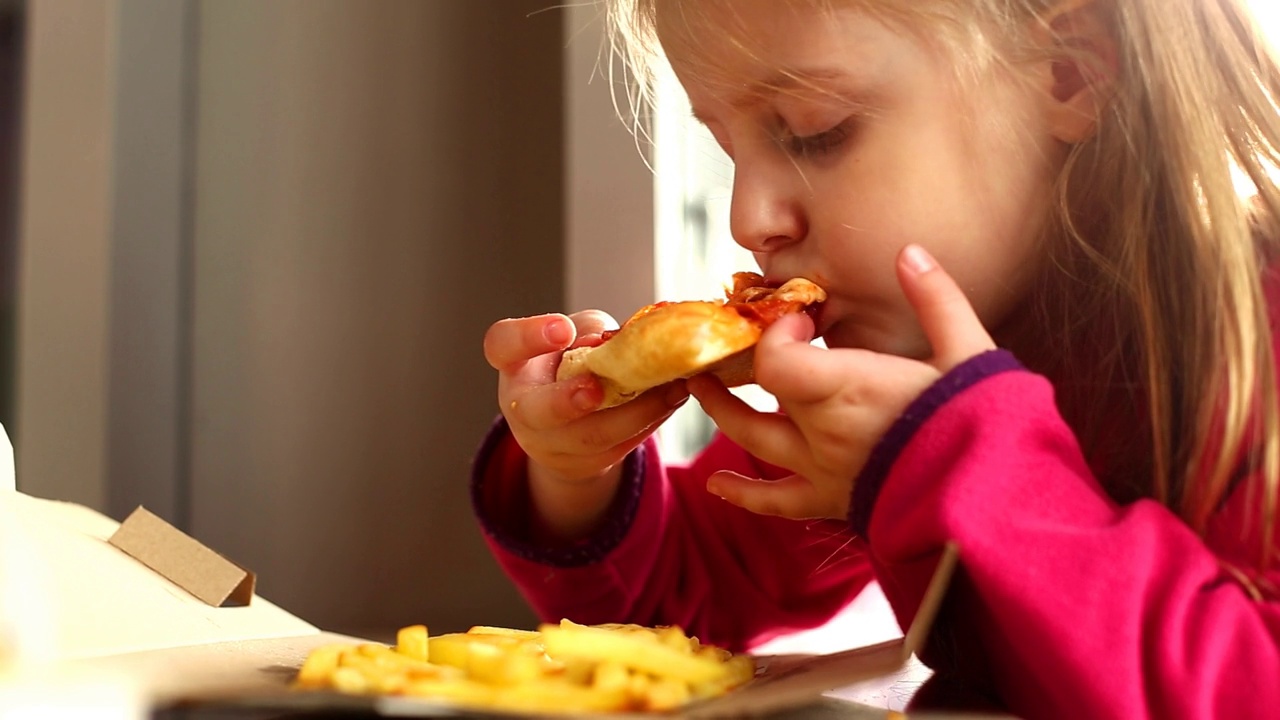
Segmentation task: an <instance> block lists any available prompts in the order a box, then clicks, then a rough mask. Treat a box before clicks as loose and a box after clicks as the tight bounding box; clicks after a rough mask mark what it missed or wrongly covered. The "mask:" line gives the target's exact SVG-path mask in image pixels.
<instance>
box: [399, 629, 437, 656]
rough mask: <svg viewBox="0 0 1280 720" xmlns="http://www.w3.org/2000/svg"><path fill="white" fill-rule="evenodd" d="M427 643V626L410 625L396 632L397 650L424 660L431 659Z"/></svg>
mask: <svg viewBox="0 0 1280 720" xmlns="http://www.w3.org/2000/svg"><path fill="white" fill-rule="evenodd" d="M428 648H429V646H428V645H427V626H426V625H410V626H409V627H403V628H400V630H399V632H397V633H396V652H398V653H401V654H403V655H408V656H409V657H411V658H417V659H418V660H422V661H424V662H425V661H429V660H430V659H431V656H430V653H429V652H428Z"/></svg>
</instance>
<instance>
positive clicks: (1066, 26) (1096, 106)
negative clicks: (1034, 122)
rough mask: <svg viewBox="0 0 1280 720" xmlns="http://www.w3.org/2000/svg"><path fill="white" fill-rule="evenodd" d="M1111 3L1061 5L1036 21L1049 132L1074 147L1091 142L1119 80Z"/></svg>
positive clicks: (1065, 0)
mask: <svg viewBox="0 0 1280 720" xmlns="http://www.w3.org/2000/svg"><path fill="white" fill-rule="evenodd" d="M1106 3H1107V0H1058V2H1055V3H1053V5H1052V6H1051V7H1050V8H1049V9H1048V10H1047V11H1046V12H1045V13H1044V14H1043V15H1041V16H1040V17H1039V18H1038V19H1037V27H1036V28H1035V29H1034V30H1033V32H1034V33H1035V39H1036V41H1037V42H1039V43H1040V44H1041V47H1042V48H1043V49H1044V51H1045V54H1046V55H1047V58H1048V59H1047V63H1048V65H1047V66H1046V67H1045V72H1044V73H1043V75H1042V77H1043V78H1044V83H1045V85H1046V86H1047V87H1046V90H1047V92H1046V94H1045V101H1046V111H1047V120H1048V125H1049V131H1050V132H1051V133H1052V134H1053V136H1054V137H1056V138H1057V139H1058V140H1061V141H1062V142H1065V143H1070V144H1076V143H1081V142H1084V141H1085V140H1088V139H1089V138H1091V137H1092V136H1093V134H1094V133H1095V132H1096V131H1097V128H1098V119H1099V117H1100V116H1101V114H1102V110H1103V108H1104V107H1105V106H1106V103H1107V101H1108V100H1109V99H1110V97H1111V92H1112V90H1113V88H1114V87H1115V83H1116V79H1117V75H1118V74H1119V59H1118V58H1119V55H1118V51H1117V47H1116V38H1115V33H1114V31H1113V28H1112V27H1111V25H1110V23H1109V21H1108V16H1107V13H1106V8H1105V5H1106Z"/></svg>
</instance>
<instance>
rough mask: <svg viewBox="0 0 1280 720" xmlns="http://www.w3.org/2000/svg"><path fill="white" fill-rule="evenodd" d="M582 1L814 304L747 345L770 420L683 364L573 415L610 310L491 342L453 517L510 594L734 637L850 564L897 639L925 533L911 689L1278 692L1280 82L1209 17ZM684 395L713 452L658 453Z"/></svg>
mask: <svg viewBox="0 0 1280 720" xmlns="http://www.w3.org/2000/svg"><path fill="white" fill-rule="evenodd" d="M609 17H610V19H611V21H612V23H613V26H612V27H613V30H614V34H613V37H614V38H615V41H616V42H617V43H618V47H619V48H620V49H621V51H622V53H623V55H624V57H625V58H626V59H627V60H628V62H629V67H630V69H631V71H632V73H633V77H635V78H637V79H638V80H639V82H640V88H641V90H642V91H643V88H644V87H645V83H647V82H648V81H649V80H651V78H652V73H651V72H650V70H651V68H653V67H654V66H655V63H656V62H657V61H658V59H659V58H660V57H665V59H666V60H667V61H669V62H670V64H671V67H672V69H673V70H674V71H675V73H676V76H677V77H678V78H679V80H680V82H681V83H682V85H683V86H684V88H685V90H686V91H687V93H688V96H689V99H690V101H691V103H692V107H693V109H694V113H695V115H696V116H697V117H698V119H700V120H701V121H702V122H704V123H705V124H706V125H707V127H708V128H710V130H711V132H712V133H713V134H714V135H715V137H716V139H717V141H718V142H719V143H720V145H721V146H722V147H723V148H724V150H725V152H726V153H727V154H728V155H729V157H730V158H731V159H732V160H733V163H734V168H735V175H734V186H733V198H732V209H731V227H732V231H733V236H734V239H735V240H736V241H737V242H738V243H740V244H742V245H743V246H745V247H747V248H748V249H750V250H751V251H753V252H754V254H755V257H756V259H757V260H758V262H759V264H760V267H761V268H762V270H763V272H764V274H765V275H766V276H767V277H768V278H771V279H774V280H783V279H786V278H789V277H793V276H803V277H807V278H809V279H811V280H813V281H814V282H817V283H818V284H820V285H822V286H823V287H824V288H825V289H826V290H827V292H828V294H829V296H830V299H829V300H828V302H827V303H826V304H825V306H824V307H823V309H822V311H821V313H820V315H819V317H818V318H817V320H816V323H815V322H811V321H810V320H808V319H807V318H805V317H803V316H796V317H790V318H786V319H784V320H783V321H780V322H778V323H777V324H776V325H774V326H773V327H772V328H770V329H769V331H768V332H767V333H766V334H765V337H764V339H763V340H762V342H761V343H760V345H759V346H758V348H757V350H756V355H755V357H756V371H757V379H758V382H759V384H760V385H761V386H762V387H763V388H764V389H765V390H767V391H769V392H770V393H772V394H774V395H775V396H776V397H777V399H778V402H779V404H780V406H781V408H782V411H783V412H781V413H777V414H764V413H757V412H755V411H753V410H752V409H751V408H750V407H748V406H747V405H745V404H744V403H742V402H740V401H739V400H737V399H736V398H735V397H734V396H733V395H731V394H729V393H728V392H727V391H726V390H725V389H724V388H723V387H722V386H720V385H719V384H718V383H717V381H715V380H714V379H711V378H707V377H697V378H693V379H691V380H689V381H688V382H687V383H677V384H674V385H672V386H668V387H664V388H659V389H657V390H654V391H651V392H650V393H648V394H646V395H645V396H643V397H642V398H641V399H639V400H636V401H634V402H632V403H629V404H627V405H623V406H620V407H618V408H613V409H609V410H604V411H598V412H597V411H595V406H596V404H597V403H598V402H599V399H600V388H599V387H598V385H597V384H596V382H595V381H592V380H590V379H575V380H570V381H566V382H563V383H556V382H554V375H555V368H556V366H557V363H558V360H559V356H560V354H561V352H562V351H563V350H564V349H565V348H567V347H570V346H573V345H579V344H584V343H592V342H596V341H597V340H598V334H599V333H600V331H601V330H602V329H604V328H606V327H607V326H609V324H610V323H611V320H609V319H608V318H607V317H604V316H602V314H601V313H598V312H591V311H587V312H582V313H578V314H575V315H571V316H564V315H544V316H539V317H531V318H522V319H511V320H503V321H501V322H498V323H496V324H495V325H494V326H493V327H492V328H491V329H490V331H489V333H488V335H487V336H486V338H485V353H486V357H487V359H488V361H489V362H490V363H491V364H492V365H493V366H494V367H495V368H496V369H497V370H498V371H499V399H500V403H501V409H502V413H503V416H504V417H503V419H502V421H500V422H499V424H498V425H497V426H496V427H495V429H494V430H493V432H492V433H491V434H490V435H489V437H488V438H487V440H486V442H485V444H484V446H483V447H482V450H481V453H480V456H479V458H478V460H477V464H476V471H475V477H474V499H475V504H476V508H477V511H478V513H479V516H480V520H481V523H482V525H483V527H484V529H485V530H486V533H487V536H488V538H489V539H490V542H491V545H492V547H493V551H494V552H495V554H496V555H497V557H498V559H499V560H500V562H501V563H502V564H503V565H504V567H505V568H506V569H507V570H508V572H510V574H511V575H512V577H513V578H514V579H515V581H516V582H517V583H518V584H519V585H520V587H521V588H522V590H523V592H524V593H525V595H526V597H527V598H528V599H529V601H530V602H531V603H532V604H533V605H534V607H535V608H536V609H537V610H538V611H539V612H540V613H541V614H542V615H544V616H546V617H547V618H558V617H561V616H568V617H572V618H575V619H578V620H582V621H586V622H599V621H633V622H641V623H678V624H681V625H684V626H685V627H687V628H688V629H689V630H690V631H691V632H693V633H695V634H697V635H699V636H701V637H702V638H703V639H705V640H708V641H712V642H719V643H726V644H728V645H730V646H733V647H735V648H738V649H742V648H750V647H752V646H753V645H755V644H757V643H759V642H761V641H762V640H765V639H768V638H770V637H772V636H774V635H777V634H779V633H782V632H786V631H790V630H794V629H797V628H804V627H812V626H815V625H817V624H819V623H821V622H822V621H824V620H825V619H827V618H829V617H830V616H831V615H832V614H833V613H835V612H836V611H838V610H839V609H840V608H841V607H842V606H844V605H845V604H846V603H848V602H849V601H850V600H851V599H852V598H853V597H854V596H855V595H856V594H857V593H858V592H859V591H860V590H861V589H862V588H863V587H864V586H865V585H866V583H867V582H868V581H869V580H870V579H872V578H873V577H874V578H875V579H877V580H879V582H880V583H881V584H882V586H883V588H884V592H885V594H886V596H887V597H888V599H889V601H890V603H891V604H892V606H893V608H894V610H895V612H896V614H897V616H898V618H899V620H900V622H901V623H903V624H904V625H905V624H906V623H909V622H910V621H911V619H912V618H913V616H914V614H915V612H916V609H917V607H918V604H919V602H920V599H921V596H922V594H923V592H924V589H925V585H926V582H927V580H928V579H929V577H930V575H931V573H932V572H933V570H934V567H935V565H936V563H937V559H938V557H939V554H940V552H941V551H942V549H943V547H944V544H945V543H947V542H948V541H954V542H955V543H957V544H958V546H959V548H960V554H961V564H962V568H963V571H962V573H961V574H960V575H959V577H957V579H956V581H955V582H954V584H953V586H952V588H951V593H950V595H949V599H948V607H947V609H946V611H945V612H944V618H943V620H944V621H943V622H942V624H941V625H940V626H939V627H938V628H937V632H936V633H935V635H934V639H933V642H932V644H931V647H930V648H929V651H928V652H927V653H926V657H925V658H924V659H925V660H926V662H928V663H930V664H931V665H932V666H933V667H934V668H935V669H936V670H937V672H938V674H939V676H943V675H945V676H947V677H950V678H953V679H954V681H958V682H960V683H963V684H964V685H965V686H967V688H968V689H969V690H971V691H973V692H977V693H980V694H982V695H983V696H985V697H987V698H989V699H991V700H992V701H993V702H995V703H997V704H999V705H1001V706H1003V707H1005V708H1007V709H1009V710H1012V711H1013V712H1015V713H1017V714H1021V715H1026V716H1037V717H1045V716H1052V717H1127V718H1135V717H1148V716H1150V717H1162V718H1163V717H1214V716H1241V717H1252V716H1256V715H1258V714H1260V713H1262V712H1264V709H1265V708H1268V707H1269V708H1272V710H1270V711H1266V712H1276V710H1275V708H1280V594H1278V593H1277V583H1278V582H1280V565H1278V563H1280V558H1277V557H1276V553H1275V550H1276V549H1277V522H1276V521H1277V508H1276V502H1277V497H1278V495H1280V493H1278V488H1277V486H1278V484H1280V413H1278V411H1277V385H1276V375H1277V372H1276V356H1277V350H1276V347H1275V342H1276V337H1277V334H1276V333H1275V332H1274V322H1275V321H1274V320H1269V317H1278V316H1277V315H1275V313H1277V312H1280V278H1276V277H1275V274H1274V273H1273V272H1272V271H1271V269H1270V265H1271V263H1272V262H1273V260H1275V259H1276V251H1277V238H1278V237H1280V232H1277V228H1276V226H1275V224H1274V222H1273V220H1274V219H1275V218H1276V217H1277V211H1280V190H1278V188H1277V185H1276V182H1275V181H1274V180H1273V177H1272V174H1271V173H1272V171H1273V169H1274V168H1275V166H1276V164H1277V160H1280V158H1278V157H1277V151H1278V150H1280V117H1278V115H1277V110H1276V105H1275V99H1276V98H1278V97H1280V74H1278V72H1277V71H1278V68H1277V64H1276V59H1275V57H1274V55H1273V54H1272V52H1271V50H1270V49H1269V48H1268V47H1267V46H1266V45H1265V43H1264V42H1263V41H1262V40H1261V39H1260V37H1259V36H1258V34H1257V30H1256V25H1255V24H1254V22H1253V20H1252V18H1251V17H1250V14H1249V11H1248V10H1247V8H1246V6H1245V4H1244V0H804V1H797V2H780V1H779V0H614V1H611V3H610V7H609ZM640 99H641V100H643V93H642V96H641V98H640ZM1246 178H1247V180H1248V181H1249V182H1246V181H1245V179H1246ZM815 336H820V337H822V338H824V339H825V342H826V345H827V346H828V347H829V348H830V349H823V348H820V347H816V346H813V345H811V344H810V341H811V340H812V339H813V338H814V337H815ZM995 348H1000V349H995ZM686 392H688V393H692V395H693V396H695V397H696V398H697V400H698V401H699V402H700V403H701V405H702V407H703V409H704V410H705V411H706V412H707V413H708V414H709V415H710V416H711V417H712V418H713V419H714V420H715V422H716V423H717V425H718V426H719V428H720V429H721V431H722V434H721V435H720V436H719V437H717V439H715V440H714V441H713V442H712V444H711V445H710V446H709V447H708V449H707V450H706V451H705V452H704V453H703V454H702V455H701V456H700V457H698V458H697V459H696V460H695V461H694V462H693V463H692V464H690V465H689V466H688V467H667V466H664V465H663V463H662V462H661V460H660V459H659V458H658V457H657V453H656V450H655V446H654V445H653V443H652V442H651V441H650V440H649V436H650V433H652V432H653V430H654V429H655V428H656V427H657V426H658V425H659V424H661V423H662V421H663V420H664V419H665V418H666V417H667V416H668V415H669V414H670V413H671V411H672V410H673V408H675V407H676V406H678V405H679V404H680V403H682V402H683V401H684V400H685V398H686ZM721 498H723V500H727V501H728V502H724V501H722V500H721ZM851 537H854V538H856V541H851V540H850V538H851Z"/></svg>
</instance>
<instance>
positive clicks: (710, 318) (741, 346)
mask: <svg viewBox="0 0 1280 720" xmlns="http://www.w3.org/2000/svg"><path fill="white" fill-rule="evenodd" d="M826 298H827V295H826V292H824V291H823V290H822V288H820V287H818V286H817V285H815V284H813V283H812V282H810V281H808V280H805V279H804V278H793V279H791V280H788V281H787V282H785V283H783V284H782V285H781V286H780V287H770V286H768V285H767V284H766V282H765V280H764V278H763V277H761V276H760V275H759V274H757V273H752V272H740V273H735V274H734V276H733V286H732V287H731V288H727V289H726V292H725V299H724V300H689V301H683V302H659V303H654V304H653V305H649V306H646V307H644V308H642V309H641V310H640V311H639V312H637V313H636V314H634V315H632V316H631V317H630V318H629V319H628V320H627V321H626V322H625V323H623V324H622V327H621V328H619V329H617V330H613V331H609V332H606V333H604V335H603V339H602V342H601V343H600V344H599V345H595V346H591V347H580V348H574V349H572V350H569V351H567V352H566V353H565V354H564V358H563V359H562V360H561V363H560V368H559V370H558V371H557V373H556V379H557V380H567V379H569V378H573V377H577V376H579V375H584V374H588V373H590V374H594V375H595V376H597V377H598V378H600V381H601V383H602V384H603V386H604V402H603V403H602V404H601V408H602V409H603V408H608V407H613V406H615V405H621V404H623V403H625V402H627V401H629V400H632V399H634V398H636V397H637V396H638V395H640V394H641V393H643V392H644V391H646V390H649V389H651V388H655V387H658V386H659V385H664V384H666V383H669V382H671V381H673V380H678V379H680V378H687V377H692V376H694V375H697V374H699V373H704V372H710V373H713V374H714V375H716V376H717V377H719V378H720V379H721V381H723V382H724V384H725V385H727V386H729V387H734V386H737V385H746V384H748V383H750V382H752V381H753V379H754V373H753V370H752V360H753V356H754V352H753V348H754V347H755V345H756V343H758V342H759V341H760V336H761V335H763V334H764V331H765V328H767V327H769V326H770V325H772V324H773V323H774V322H775V321H776V320H777V319H778V318H780V317H782V316H783V315H787V314H790V313H798V312H806V311H813V310H815V309H816V308H817V307H818V305H819V304H820V303H822V302H823V301H825V300H826Z"/></svg>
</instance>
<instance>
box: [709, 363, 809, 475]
mask: <svg viewBox="0 0 1280 720" xmlns="http://www.w3.org/2000/svg"><path fill="white" fill-rule="evenodd" d="M687 386H688V388H689V393H690V394H691V395H693V396H694V397H695V398H697V400H698V403H699V404H700V405H702V410H703V412H705V413H706V414H707V415H708V416H709V417H710V418H711V420H712V422H714V423H715V424H716V427H718V428H719V429H720V431H721V432H723V433H724V434H725V436H726V437H728V438H729V439H730V440H732V441H734V442H735V443H737V444H738V445H740V446H742V447H743V448H745V449H746V450H747V452H749V453H751V454H752V455H754V456H756V457H757V458H760V459H761V460H763V461H765V462H767V463H770V464H771V465H782V466H785V465H787V464H788V463H789V462H794V461H795V459H796V458H797V457H801V456H802V455H803V454H805V453H807V452H808V451H807V448H806V445H805V440H804V436H803V435H801V433H800V431H799V430H798V429H797V428H796V426H795V424H794V423H793V422H792V421H791V420H790V419H789V418H787V417H786V416H785V415H779V414H777V413H762V412H758V411H757V410H756V409H755V408H753V407H751V406H750V405H749V404H747V403H746V402H745V401H743V400H742V398H740V397H738V396H737V395H734V394H733V393H731V392H729V390H728V389H727V388H725V386H724V383H721V382H720V381H719V380H717V379H716V378H715V377H713V376H709V375H697V376H694V377H692V378H689V380H688V381H687Z"/></svg>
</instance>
